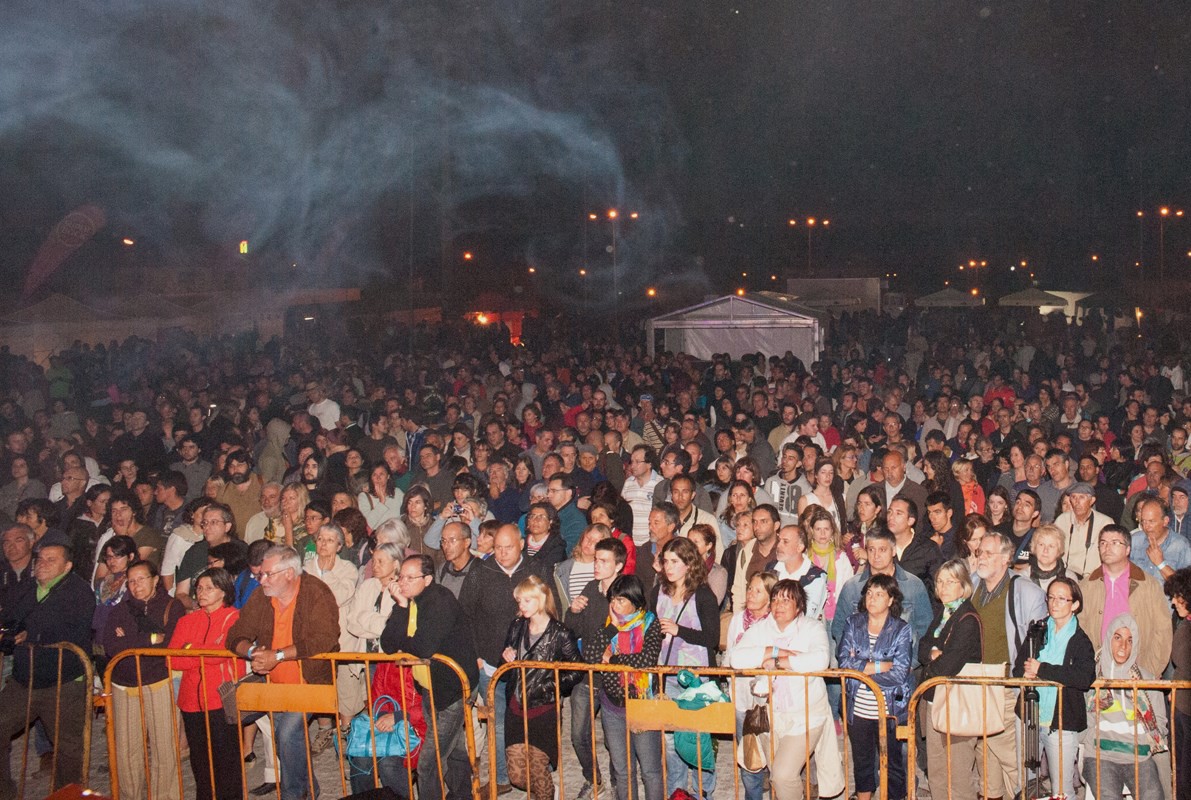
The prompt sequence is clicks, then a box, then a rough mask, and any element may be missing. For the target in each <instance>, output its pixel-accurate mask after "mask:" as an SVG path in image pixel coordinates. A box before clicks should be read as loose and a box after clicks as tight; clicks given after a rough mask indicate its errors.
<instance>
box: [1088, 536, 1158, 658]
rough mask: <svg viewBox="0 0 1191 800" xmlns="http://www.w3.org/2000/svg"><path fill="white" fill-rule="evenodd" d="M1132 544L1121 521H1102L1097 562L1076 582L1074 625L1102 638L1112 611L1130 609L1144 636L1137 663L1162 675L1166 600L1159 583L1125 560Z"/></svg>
mask: <svg viewBox="0 0 1191 800" xmlns="http://www.w3.org/2000/svg"><path fill="white" fill-rule="evenodd" d="M1131 545H1132V543H1131V541H1130V537H1129V532H1128V531H1127V530H1125V529H1124V528H1123V527H1122V526H1120V525H1116V524H1112V525H1105V526H1104V528H1103V529H1102V530H1101V531H1100V538H1099V539H1098V540H1097V546H1098V548H1099V550H1100V566H1099V568H1097V569H1095V570H1093V571H1092V574H1091V575H1088V576H1087V577H1086V578H1085V579H1084V580H1082V581H1080V584H1079V589H1080V591H1081V592H1082V593H1083V602H1084V605H1083V611H1082V613H1080V615H1079V627H1081V628H1083V630H1084V633H1086V634H1087V635H1088V638H1090V639H1091V640H1092V642H1093V643H1097V642H1103V641H1104V638H1105V634H1106V633H1107V632H1108V624H1109V622H1111V621H1112V619H1113V617H1115V616H1117V615H1118V614H1124V613H1126V612H1128V613H1130V614H1132V615H1133V618H1134V619H1136V620H1137V624H1138V627H1139V628H1140V630H1141V640H1142V641H1143V642H1145V646H1144V647H1142V649H1141V657H1140V658H1139V659H1138V665H1139V666H1140V667H1141V668H1142V669H1144V670H1147V671H1149V672H1151V673H1152V674H1154V675H1161V674H1162V672H1163V671H1164V670H1165V669H1166V665H1167V663H1168V662H1169V661H1170V647H1171V640H1172V638H1173V634H1172V631H1171V627H1170V603H1169V602H1168V601H1167V600H1166V597H1165V596H1164V595H1163V593H1162V584H1161V583H1160V582H1159V581H1157V580H1155V579H1154V578H1151V577H1150V576H1149V575H1146V573H1145V572H1144V571H1143V570H1142V569H1141V568H1140V567H1138V566H1137V565H1136V564H1133V563H1131V562H1130V561H1129V551H1130V547H1131Z"/></svg>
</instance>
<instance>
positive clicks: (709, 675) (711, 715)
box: [485, 661, 912, 800]
mask: <svg viewBox="0 0 1191 800" xmlns="http://www.w3.org/2000/svg"><path fill="white" fill-rule="evenodd" d="M533 669H541V670H546V671H548V672H551V673H553V680H554V706H555V708H554V713H555V714H556V715H558V717H559V719H560V720H561V714H562V692H560V691H559V689H560V680H559V678H560V673H562V672H570V671H575V672H582V673H584V674H585V675H586V676H587V682H586V685H581V686H580V687H579V688H578V689H577V691H587V692H588V693H589V699H592V698H593V697H594V693H595V691H596V690H595V686H594V682H593V680H592V679H593V677H594V676H595V675H598V674H606V673H612V674H621V675H624V676H625V681H626V685H627V681H628V675H629V674H630V673H636V674H642V673H647V674H649V675H651V676H654V679H655V680H656V685H657V686H659V687H661V686H664V685H665V678H666V677H668V676H675V675H677V674H678V673H679V672H683V671H688V672H692V673H694V674H695V675H696V676H698V677H700V678H706V679H712V680H727V685H728V691H727V694H728V697H729V701H728V702H725V703H716V704H713V705H711V706H708V707H706V708H704V709H701V710H698V711H688V710H684V709H680V708H679V707H678V706H677V704H675V703H674V702H673V701H670V700H668V699H667V698H665V697H664V696H662V695H660V693H659V698H658V699H657V700H628V701H627V702H626V732H625V748H626V750H629V752H628V753H627V754H626V755H627V757H628V759H630V763H631V759H632V757H633V756H632V752H631V744H630V741H631V740H630V736H629V734H630V732H631V731H632V732H639V731H646V730H648V731H658V732H661V733H666V732H671V733H672V732H674V731H697V732H703V733H710V734H716V735H724V736H729V735H730V736H731V741H732V763H733V765H734V767H738V764H737V760H736V753H737V745H738V744H739V742H738V738H737V724H736V682H735V680H732V679H736V678H752V677H763V678H766V679H767V680H768V681H769V689H770V691H769V692H768V700H767V704H768V710H769V719H770V720H771V721H772V720H774V719H775V716H774V708H773V691H772V689H773V679H774V678H800V679H802V681H803V687H804V696H806V695H808V694H809V682H810V680H811V679H812V678H822V679H824V680H825V681H839V682H840V683H841V684H842V683H843V682H844V681H845V680H846V679H853V680H857V681H860V682H861V683H863V684H865V685H866V686H868V688H869V689H870V690H872V692H873V695H874V696H875V698H876V701H877V708H878V721H879V722H880V723H881V724H879V725H878V769H879V775H880V780H879V786H878V790H877V792H875V793H874V797H876V798H877V800H887V798H888V781H887V776H888V756H889V754H888V741H887V738H886V728H887V726H886V724H885V721H886V720H887V718H888V715H887V711H886V707H885V699H884V694H883V692H882V690H881V687H880V686H879V685H878V684H877V683H876V682H875V681H874V680H873V679H872V678H871V677H870V676H868V675H865V674H864V673H862V672H857V671H854V670H842V669H832V670H823V671H821V672H809V673H801V672H797V673H796V672H788V671H783V670H761V669H750V670H733V669H729V668H720V667H678V666H662V665H659V666H653V667H646V668H636V667H628V666H622V665H614V664H586V663H565V662H554V661H512V662H508V663H505V664H502V665H501V666H500V667H498V668H497V669H496V671H495V672H494V673H493V675H492V678H491V679H490V681H489V684H488V692H487V697H486V699H485V703H486V706H487V709H488V711H487V714H488V716H489V717H491V715H493V714H494V713H495V710H496V709H495V704H496V692H497V688H498V685H499V683H500V681H501V680H502V679H503V678H505V677H506V676H508V675H509V674H510V673H511V672H514V671H516V672H518V673H519V675H520V678H521V680H520V685H521V687H522V690H521V691H522V697H521V707H522V708H525V707H526V705H527V701H526V697H525V686H526V680H525V678H526V673H527V672H528V671H529V670H533ZM841 695H842V702H843V703H844V707H843V711H842V713H841V721H842V724H843V726H844V728H843V730H844V751H843V753H844V793H843V795H842V796H843V797H848V796H850V795H851V794H853V792H852V791H851V790H850V788H849V786H848V779H847V774H848V771H847V764H848V762H849V758H848V748H849V746H850V742H849V739H848V735H847V730H848V729H847V725H848V722H847V719H848V712H847V693H846V692H841ZM803 705H804V708H805V714H806V729H807V730H808V731H809V730H810V707H809V704H808V703H804V704H803ZM588 708H589V712H588V713H589V724H590V725H591V731H592V733H591V737H590V744H591V748H592V760H593V762H598V753H597V747H596V736H595V710H594V702H589V704H588ZM522 725H523V726H524V730H523V736H524V741H526V742H528V741H529V730H528V727H529V723H528V716H523V717H522ZM827 728H828V730H827V731H826V732H827V733H828V734H829V735H831V736H835V735H836V734H835V728H834V726H833V725H832V724H831V722H830V721H828V723H827ZM556 736H557V744H558V749H559V754H560V758H561V754H562V752H563V742H562V726H561V724H560V725H559V726H558V730H557V732H556ZM503 745H504V743H503V742H499V743H498V742H497V741H496V736H495V726H491V727H490V728H489V732H488V764H489V769H488V800H497V794H498V786H497V779H496V769H495V768H494V767H493V765H494V764H495V763H496V758H497V747H498V746H503ZM605 747H609V748H610V747H611V744H610V743H608V742H605ZM776 748H777V743H776V741H775V737H772V736H771V737H769V759H768V761H769V763H770V764H772V763H774V759H775V753H776ZM811 750H812V748H809V747H808V748H807V753H806V761H805V765H804V766H805V768H806V770H807V775H808V782H807V784H806V787H807V789H806V791H807V796H808V797H809V796H810V793H809V775H810V760H811V754H812V753H811ZM525 757H526V763H525V772H526V775H527V776H528V773H529V766H530V765H529V751H528V748H526V756H525ZM701 759H702V748H701V746H700V744H699V740H698V739H696V760H701ZM660 769H661V771H662V781H663V783H665V781H666V763H665V755H664V753H663V756H662V763H661V765H660ZM563 772H564V771H563V770H562V769H559V770H558V773H557V774H558V778H559V786H558V796H559V797H568V796H569V795H568V793H567V790H566V778H565V776H564V774H563ZM633 772H635V771H631V772H630V775H632V774H633ZM695 772H696V781H697V788H698V794H699V795H700V796H702V795H703V794H704V792H703V776H702V771H700V770H695ZM732 779H733V796H734V797H735V796H739V790H740V774H739V769H738V768H734V769H733V770H732ZM633 780H636V778H635V777H634V778H633ZM593 789H594V794H593V798H594V800H599V797H600V794H601V793H606V794H607V795H608V796H611V789H610V788H602V787H598V786H597V787H593ZM527 790H528V787H527ZM635 794H636V790H635V789H634V790H632V791H630V792H629V796H630V797H632V796H635ZM911 796H912V795H911ZM529 800H536V798H529Z"/></svg>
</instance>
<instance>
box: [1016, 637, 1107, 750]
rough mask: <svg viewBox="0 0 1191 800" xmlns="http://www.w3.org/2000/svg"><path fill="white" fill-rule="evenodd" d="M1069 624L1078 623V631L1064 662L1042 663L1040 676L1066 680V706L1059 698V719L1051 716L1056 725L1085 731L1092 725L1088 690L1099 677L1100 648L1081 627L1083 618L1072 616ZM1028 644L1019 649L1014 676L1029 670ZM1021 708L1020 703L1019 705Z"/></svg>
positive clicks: (1053, 679)
mask: <svg viewBox="0 0 1191 800" xmlns="http://www.w3.org/2000/svg"><path fill="white" fill-rule="evenodd" d="M1067 624H1068V625H1074V626H1075V633H1074V634H1073V635H1072V637H1071V641H1069V642H1067V652H1066V653H1064V654H1063V663H1062V664H1039V665H1038V680H1040V681H1054V682H1055V683H1058V684H1062V686H1063V689H1062V692H1063V702H1062V710H1061V711H1060V709H1059V703H1058V701H1056V702H1055V719H1053V720H1051V726H1052V727H1058V726H1059V725H1060V723H1061V724H1062V728H1063V730H1065V731H1077V732H1078V731H1082V730H1084V729H1085V728H1087V727H1088V712H1087V708H1086V706H1085V703H1084V692H1086V691H1088V689H1090V688H1092V682H1093V681H1094V680H1096V651H1095V650H1094V649H1093V647H1092V640H1091V639H1089V638H1088V635H1087V634H1086V633H1084V632H1083V629H1082V628H1080V627H1079V621H1078V620H1076V619H1075V618H1074V617H1072V618H1071V619H1070V620H1068V621H1067ZM1026 650H1027V648H1025V647H1022V648H1020V649H1019V650H1018V651H1017V663H1016V664H1014V665H1013V677H1015V678H1020V677H1022V673H1024V672H1025V664H1026V657H1027V656H1028V655H1029V654H1028V653H1027V652H1026ZM1019 711H1020V707H1019Z"/></svg>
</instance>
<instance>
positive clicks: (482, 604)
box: [459, 558, 561, 666]
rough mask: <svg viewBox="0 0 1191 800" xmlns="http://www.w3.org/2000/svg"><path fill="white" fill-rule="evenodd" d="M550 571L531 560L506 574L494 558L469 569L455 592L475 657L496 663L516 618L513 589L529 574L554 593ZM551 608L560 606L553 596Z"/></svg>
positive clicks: (492, 663)
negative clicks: (510, 626) (510, 625)
mask: <svg viewBox="0 0 1191 800" xmlns="http://www.w3.org/2000/svg"><path fill="white" fill-rule="evenodd" d="M553 569H554V568H553V567H551V568H550V569H549V570H547V569H545V562H539V561H538V560H537V559H535V558H522V559H521V563H520V564H518V565H517V569H516V570H514V571H513V574H512V575H506V574H505V571H504V570H503V569H501V567H500V565H499V564H497V563H496V559H495V558H489V559H486V560H484V561H481V562H480V563H478V564H476V565H475V566H473V567H472V568H471V571H470V572H468V573H467V577H466V578H464V579H463V588H461V589H460V590H459V603H460V605H462V606H463V613H464V614H465V615H466V616H467V621H468V622H469V623H470V625H471V634H472V641H473V642H474V643H475V651H476V655H477V656H479V657H480V658H482V659H484V660H485V661H487V662H488V663H489V664H491V665H492V666H497V665H499V664H500V662H501V659H500V654H501V651H502V650H504V649H505V634H506V633H508V630H509V623H510V622H512V621H513V620H514V619H515V618H516V617H517V615H518V609H517V599H516V598H515V597H513V590H514V589H515V588H517V584H519V583H521V581H523V580H525V579H526V578H528V577H529V576H530V575H537V576H538V577H539V578H541V579H542V580H543V581H544V582H545V584H546V585H547V586H549V587H551V591H555V590H554V588H553V587H554V572H553ZM554 605H555V607H556V608H557V607H558V606H560V605H561V603H560V602H559V600H558V597H557V595H556V596H555V598H554Z"/></svg>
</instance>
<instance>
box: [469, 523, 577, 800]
mask: <svg viewBox="0 0 1191 800" xmlns="http://www.w3.org/2000/svg"><path fill="white" fill-rule="evenodd" d="M524 551H525V541H524V540H523V539H522V538H521V530H520V529H519V528H518V527H517V526H516V525H501V526H500V529H499V530H497V531H496V539H495V541H494V543H493V549H492V558H489V559H486V560H484V561H480V562H478V563H476V564H474V565H473V566H472V568H471V571H470V572H468V573H467V577H466V578H464V579H463V587H462V588H461V589H460V590H459V603H460V605H462V606H463V613H464V615H465V616H466V617H467V619H468V621H469V623H470V626H471V634H472V641H473V642H474V644H475V649H476V655H477V656H478V658H477V662H478V664H479V667H480V686H479V689H480V695H481V697H487V692H488V681H489V680H490V679H491V678H492V673H493V672H495V671H496V668H497V667H498V666H500V663H501V651H503V650H504V646H505V634H506V633H507V632H508V623H510V622H512V621H513V620H514V619H515V618H516V617H517V611H518V609H517V598H515V597H513V589H515V588H516V587H517V584H519V583H521V581H523V580H525V579H526V578H528V577H529V576H530V575H537V576H538V577H539V578H541V579H542V580H543V581H544V582H545V583H546V585H547V586H550V587H551V588H552V590H553V587H554V577H553V575H551V574H550V571H549V570H547V569H544V568H543V564H542V563H541V562H538V561H537V560H536V559H532V558H525V552H524ZM554 591H555V597H554V603H555V607H556V608H561V607H562V605H561V603H560V601H559V598H558V595H557V591H556V590H554ZM505 703H506V697H505V685H504V684H503V683H501V684H499V685H498V686H497V688H496V708H494V709H493V711H494V712H495V718H496V724H495V726H494V728H495V730H492V731H489V735H490V736H495V737H496V741H497V742H499V743H501V744H502V745H503V743H504V740H505ZM496 753H497V759H496V782H497V784H498V787H499V791H500V792H501V793H503V792H504V791H505V788H506V787H507V786H509V785H510V784H509V771H508V763H507V762H506V761H505V756H504V747H503V746H502V747H498V748H497V750H496Z"/></svg>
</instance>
